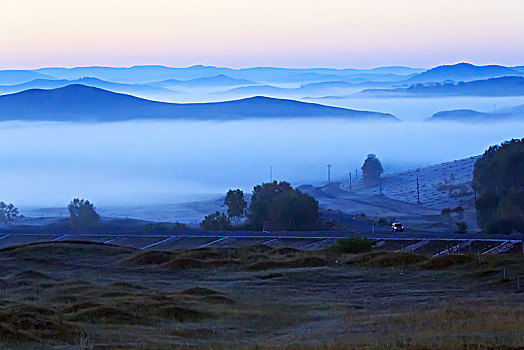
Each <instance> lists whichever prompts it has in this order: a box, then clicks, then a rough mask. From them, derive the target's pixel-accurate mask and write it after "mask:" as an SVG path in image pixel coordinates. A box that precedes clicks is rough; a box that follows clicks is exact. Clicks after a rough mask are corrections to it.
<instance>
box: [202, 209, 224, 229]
mask: <svg viewBox="0 0 524 350" xmlns="http://www.w3.org/2000/svg"><path fill="white" fill-rule="evenodd" d="M200 227H202V228H203V229H204V230H206V231H227V230H230V229H231V221H229V217H228V216H227V215H226V214H224V213H220V212H218V211H217V212H216V213H214V214H209V215H207V216H206V217H205V218H204V220H203V221H202V222H201V223H200Z"/></svg>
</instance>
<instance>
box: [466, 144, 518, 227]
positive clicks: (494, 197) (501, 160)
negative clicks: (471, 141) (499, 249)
mask: <svg viewBox="0 0 524 350" xmlns="http://www.w3.org/2000/svg"><path fill="white" fill-rule="evenodd" d="M473 182H474V183H475V184H476V185H477V189H478V191H479V198H478V200H477V202H476V203H475V208H476V210H477V222H478V224H479V226H480V227H481V228H482V229H483V230H484V231H486V232H507V233H509V232H511V231H519V232H523V233H524V138H523V139H521V140H518V139H513V140H511V141H506V142H503V143H502V144H501V145H500V146H499V145H495V146H491V147H489V148H488V149H487V150H486V152H484V154H483V155H482V157H481V158H479V159H478V160H477V161H476V162H475V168H474V171H473Z"/></svg>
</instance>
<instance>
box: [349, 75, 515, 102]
mask: <svg viewBox="0 0 524 350" xmlns="http://www.w3.org/2000/svg"><path fill="white" fill-rule="evenodd" d="M358 95H359V96H366V97H370V96H373V97H405V96H417V97H438V96H524V77H516V76H512V77H500V78H490V79H485V80H474V81H469V82H459V83H456V84H455V83H442V84H441V83H433V84H413V85H411V86H410V87H408V88H397V89H367V90H364V91H362V92H360V93H358Z"/></svg>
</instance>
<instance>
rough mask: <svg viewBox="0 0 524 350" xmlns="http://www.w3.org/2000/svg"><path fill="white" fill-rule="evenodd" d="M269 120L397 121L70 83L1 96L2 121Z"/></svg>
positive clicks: (293, 104)
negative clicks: (182, 100)
mask: <svg viewBox="0 0 524 350" xmlns="http://www.w3.org/2000/svg"><path fill="white" fill-rule="evenodd" d="M264 117H265V118H284V117H287V118H289V117H339V118H351V119H363V120H397V119H396V118H395V117H394V116H392V115H391V114H384V113H378V112H364V111H355V110H351V109H344V108H338V107H330V106H325V105H320V104H314V103H305V102H299V101H294V100H281V99H274V98H268V97H253V98H248V99H243V100H236V101H226V102H215V103H188V104H175V103H164V102H156V101H150V100H145V99H141V98H137V97H133V96H129V95H124V94H118V93H114V92H110V91H106V90H102V89H98V88H93V87H87V86H84V85H68V86H66V87H63V88H58V89H54V90H27V91H23V92H19V93H16V94H11V95H3V96H0V120H56V121H122V120H132V119H202V120H232V119H244V118H264Z"/></svg>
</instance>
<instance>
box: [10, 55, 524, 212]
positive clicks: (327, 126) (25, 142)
mask: <svg viewBox="0 0 524 350" xmlns="http://www.w3.org/2000/svg"><path fill="white" fill-rule="evenodd" d="M507 75H511V76H514V79H506V78H504V77H505V76H507ZM523 75H524V72H523V68H522V67H503V66H474V65H470V64H457V65H449V66H439V67H435V68H433V69H429V70H424V69H420V68H409V67H380V68H376V69H368V70H358V69H327V68H318V69H287V68H272V67H265V68H247V69H230V68H220V67H209V66H193V67H188V68H171V67H164V66H135V67H130V68H111V67H78V68H72V69H64V68H44V69H38V70H28V71H0V83H1V84H0V85H2V86H0V93H1V94H2V95H1V96H0V120H2V122H0V137H1V138H2V140H3V141H4V143H3V147H2V148H1V149H0V159H1V162H0V181H1V182H0V183H1V185H0V186H1V193H2V198H1V199H2V200H5V201H8V202H13V203H15V204H16V205H18V206H20V207H21V208H22V209H24V210H25V211H26V213H29V215H32V216H40V215H57V214H62V213H63V214H64V215H65V214H66V211H65V206H66V205H67V203H68V202H69V201H70V200H71V199H72V198H74V197H81V198H89V199H90V200H92V201H93V202H94V203H95V204H96V205H97V207H98V209H99V210H100V212H101V213H102V214H103V215H116V216H123V215H128V214H129V215H130V216H133V217H140V218H148V219H158V220H160V219H161V220H176V219H177V215H179V214H177V212H176V210H169V211H168V213H166V211H164V214H160V210H158V208H159V207H158V206H162V205H163V206H164V208H167V205H170V204H173V203H182V202H184V203H188V202H197V201H200V200H204V199H205V200H208V201H209V200H211V201H213V200H216V199H217V198H219V196H221V195H223V194H224V193H225V192H226V191H227V190H228V189H230V188H241V189H243V190H244V191H245V192H250V191H251V189H252V187H253V186H254V185H256V184H260V183H262V182H267V181H269V180H270V171H269V169H270V167H271V168H272V175H273V179H278V180H286V181H290V182H291V183H292V184H293V185H301V184H322V183H324V182H325V181H326V177H327V168H326V166H327V164H331V165H332V166H333V167H332V168H331V174H332V178H333V179H337V180H342V181H345V180H346V179H347V177H348V172H349V171H352V172H354V171H355V169H360V167H361V166H362V162H363V160H364V158H365V157H366V155H367V154H368V153H375V154H376V155H377V156H378V157H379V159H380V160H381V161H382V163H383V165H384V170H385V172H386V173H388V172H394V171H400V170H405V169H409V168H415V167H421V166H427V165H430V164H436V163H441V162H446V161H451V160H455V159H460V158H465V157H470V156H474V155H478V154H481V153H482V152H483V151H484V150H485V149H486V148H487V147H489V146H491V145H494V144H498V143H500V142H502V141H504V140H508V139H511V138H520V137H522V135H523V134H524V122H523V118H522V117H523V115H522V107H521V106H522V105H523V104H524V97H523V96H524V89H522V86H521V85H515V83H514V82H515V81H518V82H519V84H520V81H521V80H522V78H521V77H522V76H523ZM483 79H488V80H489V79H491V80H489V83H486V84H488V85H489V86H495V87H492V88H493V89H499V90H496V91H495V92H496V93H494V94H492V95H487V96H486V95H482V94H483V93H484V92H483V91H484V90H482V91H480V90H479V93H478V95H475V90H474V88H475V87H484V88H485V87H486V86H487V85H486V84H484V83H483V82H484V81H486V80H483ZM462 81H473V82H474V83H472V84H463V83H461V82H462ZM493 81H495V83H496V84H495V83H493ZM510 82H511V84H513V85H511V89H509V88H508V89H504V87H505V85H504V84H509V83H510ZM494 84H495V85H494ZM466 85H467V86H468V89H467V91H466V90H464V86H466ZM450 86H451V87H452V90H453V93H454V94H455V95H453V96H447V95H445V94H444V95H443V94H441V91H442V89H449V88H450ZM366 89H380V90H379V91H381V92H382V91H385V92H386V93H385V94H382V95H380V94H379V95H373V94H371V95H369V94H368V95H366V94H361V93H360V92H361V91H364V90H366ZM399 89H400V91H412V90H413V89H415V91H418V90H419V89H423V90H424V91H426V90H427V91H430V92H431V91H437V92H438V93H435V94H433V95H432V93H429V94H426V95H417V96H410V95H409V94H407V93H405V94H404V95H398V96H397V95H394V94H393V92H395V91H399ZM366 91H367V90H366ZM389 92H392V93H389ZM253 96H264V97H257V98H253ZM283 99H284V100H283ZM156 101H163V102H168V103H159V102H156ZM210 102H218V103H210ZM302 102H306V103H302ZM195 103H196V104H195ZM516 106H517V107H516ZM332 107H339V108H332ZM464 109H465V110H468V111H467V113H465V112H462V110H464ZM455 110H458V111H459V112H446V113H444V115H443V114H442V113H439V112H443V111H455ZM432 116H433V118H432ZM440 116H443V117H442V118H440ZM471 116H474V117H477V116H482V118H481V119H479V118H477V119H474V118H473V117H471ZM444 117H445V118H444ZM429 119H433V120H440V122H438V123H436V122H432V121H429ZM154 206H156V207H155V208H157V209H155V210H152V209H151V208H153V207H154ZM127 207H129V208H131V207H133V208H135V209H134V211H132V210H131V209H129V210H126V209H125V208H127ZM186 207H187V206H186ZM42 208H58V209H42ZM137 208H138V209H137ZM178 209H180V208H177V210H178ZM180 215H182V214H180Z"/></svg>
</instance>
